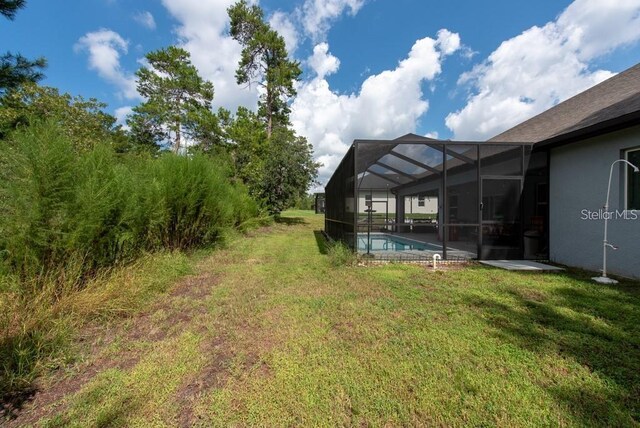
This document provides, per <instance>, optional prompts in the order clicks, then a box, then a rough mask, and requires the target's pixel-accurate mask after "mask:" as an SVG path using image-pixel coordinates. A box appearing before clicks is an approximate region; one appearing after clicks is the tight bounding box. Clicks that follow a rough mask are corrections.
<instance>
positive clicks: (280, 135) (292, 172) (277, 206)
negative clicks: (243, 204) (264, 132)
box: [258, 128, 320, 214]
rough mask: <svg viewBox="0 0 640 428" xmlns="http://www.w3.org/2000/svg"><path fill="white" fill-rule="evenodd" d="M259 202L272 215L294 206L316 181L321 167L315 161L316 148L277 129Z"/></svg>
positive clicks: (300, 138) (264, 174) (289, 132)
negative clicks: (314, 150)
mask: <svg viewBox="0 0 640 428" xmlns="http://www.w3.org/2000/svg"><path fill="white" fill-rule="evenodd" d="M269 142H270V147H269V150H268V156H267V157H266V159H265V164H264V170H263V180H262V182H261V183H260V186H259V192H260V194H259V198H258V200H259V201H262V203H263V205H264V206H265V207H266V208H267V209H268V210H269V212H270V213H271V214H278V213H280V212H281V211H284V210H286V209H287V208H291V207H292V206H294V204H295V203H296V201H297V200H298V199H299V198H301V197H302V196H304V195H305V194H306V192H307V190H308V189H309V187H310V186H311V184H313V183H314V182H315V179H316V177H317V173H318V167H319V166H320V164H318V163H316V162H314V161H313V157H312V154H313V147H312V146H311V144H309V143H308V142H307V140H306V138H304V137H299V136H296V135H295V133H294V132H293V131H291V130H290V129H286V128H277V129H276V130H275V132H274V134H273V136H272V138H271V139H270V140H269Z"/></svg>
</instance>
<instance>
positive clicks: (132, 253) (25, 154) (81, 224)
mask: <svg viewBox="0 0 640 428" xmlns="http://www.w3.org/2000/svg"><path fill="white" fill-rule="evenodd" d="M0 168H1V169H2V172H1V173H0V174H1V175H0V178H1V182H0V219H1V223H0V264H1V265H2V269H3V271H4V273H5V274H10V275H17V276H18V277H19V279H20V280H22V281H29V280H33V279H41V278H48V277H49V276H51V275H52V274H54V275H60V274H61V272H62V271H65V272H66V275H67V276H68V274H69V270H70V268H72V269H71V271H73V272H74V273H76V274H77V275H76V276H77V278H75V279H81V278H82V275H85V274H87V273H91V272H93V271H95V270H96V269H99V268H102V267H108V266H112V265H114V264H116V263H118V262H120V261H128V260H133V259H134V258H135V257H137V256H138V255H139V254H140V253H141V252H142V251H145V250H155V249H160V248H171V249H186V248H190V247H195V246H202V245H208V244H211V243H214V242H216V240H217V239H218V238H219V237H220V235H221V233H222V232H223V231H224V230H225V229H228V228H230V227H234V226H236V225H238V224H240V223H241V222H243V221H245V220H246V219H248V218H250V217H253V216H254V215H255V214H256V206H255V204H254V203H253V202H252V201H251V199H250V198H249V197H248V196H247V192H246V191H245V190H244V189H243V188H242V187H241V186H240V185H236V184H233V183H232V182H231V181H230V178H229V175H228V170H227V166H226V165H225V164H224V163H223V162H222V161H220V160H216V159H211V158H209V157H205V156H203V155H198V154H196V155H194V156H193V157H184V156H177V155H173V154H166V155H163V156H162V157H160V158H158V159H154V158H142V157H137V158H130V159H124V160H123V159H120V158H119V157H118V156H117V155H116V154H115V153H114V151H113V150H112V149H111V147H110V146H109V145H108V144H106V143H105V144H102V145H97V146H96V147H94V148H93V149H92V150H90V151H86V152H76V151H75V150H74V147H73V145H72V143H71V142H70V141H69V140H68V139H67V137H65V136H64V134H63V133H62V131H61V130H60V129H59V128H58V127H57V126H55V125H54V124H51V123H44V124H36V125H34V126H32V127H30V128H28V129H25V130H23V131H20V132H18V133H16V134H15V135H14V136H13V138H12V140H11V141H9V142H8V143H7V144H2V146H0ZM68 279H74V278H68Z"/></svg>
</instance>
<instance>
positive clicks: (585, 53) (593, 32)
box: [445, 0, 640, 140]
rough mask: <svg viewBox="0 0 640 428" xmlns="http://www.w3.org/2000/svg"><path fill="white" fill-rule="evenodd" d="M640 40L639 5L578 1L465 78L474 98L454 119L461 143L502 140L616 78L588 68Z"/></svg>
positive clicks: (451, 124)
mask: <svg viewBox="0 0 640 428" xmlns="http://www.w3.org/2000/svg"><path fill="white" fill-rule="evenodd" d="M638 39H640V0H619V1H615V2H613V1H611V2H603V1H601V0H576V1H574V2H573V3H572V4H571V5H570V6H569V7H568V8H567V9H565V10H564V12H563V13H562V14H561V15H560V16H559V17H558V18H557V19H556V20H555V21H552V22H549V23H547V24H546V25H544V26H543V27H532V28H530V29H528V30H526V31H524V32H523V33H522V34H520V35H518V36H516V37H514V38H512V39H509V40H507V41H505V42H503V43H502V44H501V45H500V46H499V47H498V49H496V50H495V51H494V52H493V53H492V54H491V55H490V56H489V58H488V59H487V60H486V61H485V62H483V63H482V64H479V65H477V66H476V67H474V68H473V70H471V71H470V72H468V73H465V74H463V75H462V76H461V78H460V80H459V83H460V84H471V85H472V86H473V88H474V93H473V95H472V96H471V97H470V98H469V100H468V102H467V104H466V106H465V107H464V108H462V109H461V110H459V111H456V112H454V113H450V114H449V115H448V116H447V118H446V121H445V122H446V125H447V127H448V128H449V129H451V130H452V131H453V132H454V136H455V138H456V139H462V140H466V139H469V140H472V139H477V140H483V139H486V138H489V137H492V136H493V135H496V134H498V133H500V132H502V131H504V130H506V129H508V128H510V127H512V126H514V125H516V124H518V123H520V122H522V121H524V120H526V119H528V118H530V117H532V116H534V115H536V114H538V113H540V112H542V111H544V110H546V109H548V108H550V107H552V106H553V105H555V104H557V103H558V102H560V101H563V100H565V99H567V98H569V97H571V96H573V95H575V94H577V93H579V92H581V91H583V90H585V89H587V88H589V87H591V86H593V85H595V84H597V83H599V82H601V81H602V80H605V79H607V78H609V77H611V76H612V75H613V73H611V72H609V71H606V70H593V71H592V70H591V69H590V68H589V62H590V61H592V60H593V59H595V58H598V57H600V56H602V55H604V54H607V53H609V52H611V51H612V50H614V49H616V48H618V47H620V46H622V45H625V44H629V43H632V42H635V41H637V40H638Z"/></svg>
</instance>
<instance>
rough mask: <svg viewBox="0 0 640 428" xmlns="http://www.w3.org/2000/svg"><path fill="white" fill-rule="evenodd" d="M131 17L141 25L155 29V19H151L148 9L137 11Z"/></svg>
mask: <svg viewBox="0 0 640 428" xmlns="http://www.w3.org/2000/svg"><path fill="white" fill-rule="evenodd" d="M133 19H134V20H135V21H136V22H137V23H138V24H140V25H142V26H143V27H145V28H147V29H149V30H155V29H156V20H155V19H153V15H152V14H151V12H149V11H146V10H145V11H144V12H139V13H136V14H135V15H134V16H133Z"/></svg>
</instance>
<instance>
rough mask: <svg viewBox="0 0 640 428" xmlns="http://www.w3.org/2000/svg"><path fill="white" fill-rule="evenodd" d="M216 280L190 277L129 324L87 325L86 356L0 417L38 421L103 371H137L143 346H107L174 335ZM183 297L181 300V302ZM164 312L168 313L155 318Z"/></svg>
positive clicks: (16, 422)
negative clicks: (111, 350)
mask: <svg viewBox="0 0 640 428" xmlns="http://www.w3.org/2000/svg"><path fill="white" fill-rule="evenodd" d="M217 283H218V278H217V277H216V276H214V275H211V274H203V275H198V276H191V277H187V278H185V279H183V280H181V281H180V282H179V283H178V284H177V285H176V286H175V287H174V288H173V290H172V291H171V292H170V293H169V294H168V295H167V296H165V297H164V298H160V299H159V301H158V302H157V303H155V304H153V305H152V306H151V307H150V308H149V309H147V310H145V311H143V312H142V313H140V314H138V315H136V316H135V317H134V318H133V319H132V322H130V323H127V322H125V320H122V321H120V322H115V323H114V324H116V325H112V326H96V325H91V326H86V327H85V328H84V330H83V331H82V332H81V333H80V337H81V341H82V340H91V344H90V345H89V346H88V350H87V351H85V355H86V358H87V359H86V360H85V361H83V362H81V363H78V364H76V365H75V366H73V367H69V368H66V369H65V370H64V371H63V370H62V369H60V370H58V371H57V372H56V373H54V374H53V375H52V376H51V377H50V378H49V380H48V381H44V382H43V381H42V380H41V381H40V383H38V384H37V386H36V387H35V388H34V389H33V390H32V391H30V392H29V395H28V397H20V398H21V402H22V403H24V405H20V406H18V405H15V404H12V402H11V401H10V402H8V404H7V409H6V413H5V411H3V414H2V415H0V416H2V417H6V418H7V426H9V427H18V426H24V425H31V424H34V423H36V422H37V421H38V420H40V419H42V418H44V417H49V416H52V415H53V414H54V412H59V411H60V410H61V409H63V408H64V407H65V404H64V401H63V399H64V397H66V396H69V395H72V394H75V393H77V392H78V391H80V390H81V389H82V388H83V387H84V386H85V385H87V384H88V383H89V382H90V381H91V380H92V379H93V378H94V377H95V376H96V375H98V374H99V373H102V372H103V371H105V370H108V369H113V368H117V369H120V370H125V371H126V370H130V369H132V368H133V367H134V366H135V365H136V364H137V363H138V361H139V360H140V358H141V356H142V355H141V353H142V352H141V351H140V349H138V348H136V347H131V348H128V349H122V350H118V352H117V355H111V353H109V352H108V350H107V348H108V346H109V345H111V344H113V343H114V340H116V338H120V339H121V340H122V341H123V343H131V342H137V341H145V342H160V341H162V340H164V339H166V338H167V337H168V336H169V335H171V336H173V335H175V334H177V333H178V332H180V331H181V330H182V328H183V327H186V326H187V325H188V324H189V323H191V322H192V321H193V319H194V318H195V317H196V316H198V315H201V314H204V313H206V306H205V305H204V300H205V299H206V297H207V296H208V295H209V294H210V293H211V290H212V289H213V287H214V286H215V284H217ZM178 301H180V303H182V304H176V302H178ZM189 301H190V303H191V304H190V305H188V307H186V308H185V304H184V302H189ZM161 312H163V313H164V314H163V315H164V316H162V317H158V316H154V315H156V314H158V313H161ZM45 382H46V383H45ZM16 403H17V402H16ZM9 419H10V420H9Z"/></svg>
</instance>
